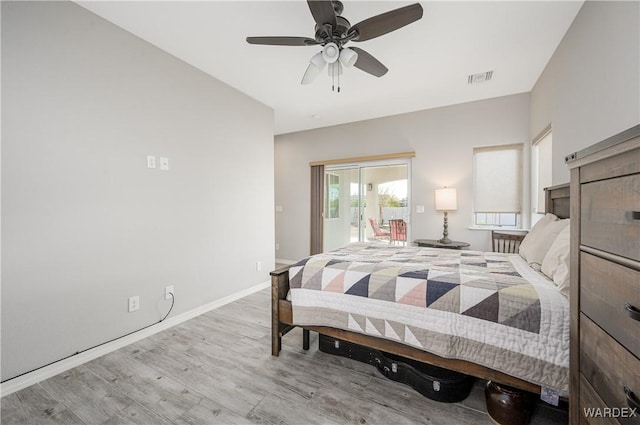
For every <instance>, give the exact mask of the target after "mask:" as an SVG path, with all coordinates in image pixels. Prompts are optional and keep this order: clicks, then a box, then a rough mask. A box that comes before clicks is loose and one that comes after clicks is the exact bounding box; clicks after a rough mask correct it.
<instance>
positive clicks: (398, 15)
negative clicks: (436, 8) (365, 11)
mask: <svg viewBox="0 0 640 425" xmlns="http://www.w3.org/2000/svg"><path fill="white" fill-rule="evenodd" d="M420 18H422V6H420V3H415V4H412V5H409V6H405V7H401V8H399V9H395V10H391V11H389V12H385V13H381V14H380V15H376V16H373V17H371V18H369V19H365V20H364V21H362V22H358V23H357V24H355V25H354V26H352V27H351V29H349V34H353V33H354V32H357V36H356V37H354V38H353V39H352V41H366V40H371V39H372V38H376V37H379V36H381V35H384V34H387V33H389V32H391V31H395V30H397V29H398V28H402V27H404V26H405V25H409V24H410V23H412V22H415V21H417V20H418V19H420Z"/></svg>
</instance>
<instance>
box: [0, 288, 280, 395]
mask: <svg viewBox="0 0 640 425" xmlns="http://www.w3.org/2000/svg"><path fill="white" fill-rule="evenodd" d="M269 287H271V281H269V280H268V281H266V282H263V283H259V284H258V285H254V286H252V287H250V288H247V289H244V290H242V291H239V292H236V293H235V294H231V295H228V296H226V297H224V298H221V299H219V300H216V301H213V302H210V303H208V304H205V305H202V306H200V307H196V308H194V309H193V310H190V311H187V312H184V313H182V314H179V315H177V316H174V317H170V318H167V320H165V321H164V322H160V323H158V324H156V325H154V326H151V327H149V328H146V329H143V330H141V331H139V332H136V333H134V334H131V335H127V336H125V337H122V338H120V339H118V340H116V341H112V342H109V343H107V344H104V345H101V346H99V347H96V348H92V349H90V350H87V351H84V352H82V353H79V354H77V355H75V356H72V357H69V358H66V359H63V360H60V361H58V362H55V363H53V364H50V365H49V366H45V367H43V368H42V369H38V370H35V371H33V372H30V373H27V374H25V375H21V376H18V377H16V378H13V379H10V380H8V381H6V382H4V383H2V384H0V397H4V396H6V395H9V394H11V393H14V392H16V391H19V390H21V389H23V388H26V387H29V386H31V385H33V384H37V383H38V382H41V381H44V380H45V379H48V378H51V377H52V376H55V375H57V374H59V373H62V372H65V371H67V370H69V369H73V368H74V367H77V366H80V365H81V364H84V363H86V362H88V361H91V360H93V359H96V358H98V357H100V356H103V355H105V354H108V353H110V352H112V351H115V350H118V349H120V348H122V347H125V346H127V345H129V344H132V343H134V342H136V341H140V340H141V339H144V338H147V337H149V336H151V335H153V334H156V333H158V332H161V331H164V330H166V329H169V328H171V327H173V326H175V325H178V324H180V323H182V322H186V321H187V320H189V319H193V318H194V317H197V316H199V315H201V314H204V313H207V312H209V311H211V310H215V309H216V308H218V307H222V306H223V305H225V304H229V303H231V302H233V301H236V300H239V299H240V298H244V297H246V296H247V295H251V294H253V293H255V292H258V291H261V290H263V289H266V288H269Z"/></svg>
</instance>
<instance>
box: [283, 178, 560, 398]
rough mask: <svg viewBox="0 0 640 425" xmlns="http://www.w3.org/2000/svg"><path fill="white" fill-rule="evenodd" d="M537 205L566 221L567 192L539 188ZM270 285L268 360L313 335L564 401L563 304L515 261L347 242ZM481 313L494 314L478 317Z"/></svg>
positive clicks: (554, 292) (499, 256)
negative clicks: (297, 338) (541, 201)
mask: <svg viewBox="0 0 640 425" xmlns="http://www.w3.org/2000/svg"><path fill="white" fill-rule="evenodd" d="M546 206H547V208H546V210H547V212H549V213H553V214H555V215H556V216H557V217H559V218H568V217H569V186H568V185H561V186H555V187H552V188H549V189H547V192H546ZM429 273H430V275H429ZM271 280H272V354H273V355H274V356H278V354H279V351H280V349H281V338H282V337H283V336H284V335H285V334H286V333H287V332H289V331H290V330H291V329H293V328H294V327H296V326H300V327H302V328H303V329H304V332H303V339H304V341H303V345H304V346H305V348H308V344H309V333H308V332H309V331H316V332H318V333H321V334H324V335H328V336H331V337H334V338H338V339H341V340H345V341H350V342H353V343H356V344H360V345H364V346H367V347H371V348H373V349H376V350H380V351H385V352H388V353H392V354H396V355H399V356H403V357H408V358H411V359H413V360H417V361H421V362H424V363H428V364H432V365H435V366H440V367H444V368H447V369H450V370H454V371H458V372H461V373H465V374H468V375H472V376H475V377H477V378H481V379H486V380H492V381H495V382H499V383H502V384H506V385H510V386H512V387H515V388H519V389H522V390H526V391H530V392H534V393H540V392H541V389H542V388H549V389H553V390H556V391H558V392H559V393H560V395H561V396H563V397H566V396H567V394H568V382H569V381H568V376H569V374H568V371H569V360H568V359H569V351H568V345H569V324H568V313H569V306H568V301H567V300H566V298H564V297H563V296H562V295H560V294H559V293H558V290H557V288H555V287H553V283H552V282H551V284H550V283H549V281H548V280H547V281H544V279H543V278H541V277H540V274H539V273H537V272H535V271H533V270H532V269H531V268H530V267H528V265H527V264H526V262H523V261H522V259H521V258H520V256H518V255H517V254H515V255H514V254H500V253H484V252H478V251H466V250H465V251H456V250H446V249H437V248H420V247H392V246H389V245H388V244H386V245H385V244H383V243H382V244H381V243H380V242H378V243H373V244H368V243H356V244H351V245H349V246H347V247H345V248H343V249H341V250H337V251H333V252H331V253H323V254H319V255H317V256H312V257H309V258H307V259H304V260H302V261H301V262H299V263H297V264H295V265H292V266H287V267H283V268H280V269H278V270H275V271H273V272H272V273H271ZM427 281H428V282H429V283H430V284H429V289H428V290H427V289H426V286H427ZM388 282H392V283H391V284H387V283H388ZM385 285H386V286H385ZM390 288H391V289H390ZM429 291H430V292H429ZM456 291H457V293H456ZM463 292H464V294H462V295H461V293H463ZM345 293H346V294H347V295H351V296H345ZM470 294H471V295H470ZM490 304H495V305H497V306H499V310H500V312H496V313H487V311H488V310H487V308H486V307H487V305H490ZM461 305H464V307H463V308H462V307H461ZM480 307H482V308H480ZM463 311H464V313H461V312H463ZM496 347H498V348H496ZM523 347H524V350H523ZM522 365H525V366H526V367H524V368H523V367H521V366H522Z"/></svg>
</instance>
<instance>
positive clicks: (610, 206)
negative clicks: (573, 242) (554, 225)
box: [580, 174, 640, 261]
mask: <svg viewBox="0 0 640 425" xmlns="http://www.w3.org/2000/svg"><path fill="white" fill-rule="evenodd" d="M580 208H581V218H580V239H581V242H580V243H581V244H583V245H587V246H590V247H592V248H597V249H601V250H603V251H607V252H610V253H613V254H617V255H620V256H623V257H626V258H631V259H633V260H637V261H640V217H638V215H640V174H634V175H631V176H625V177H618V178H615V179H609V180H602V181H597V182H592V183H586V184H583V185H582V186H581V194H580Z"/></svg>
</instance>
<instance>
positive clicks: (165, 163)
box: [160, 156, 169, 171]
mask: <svg viewBox="0 0 640 425" xmlns="http://www.w3.org/2000/svg"><path fill="white" fill-rule="evenodd" d="M160 169H161V170H164V171H168V170H169V158H166V157H164V156H161V157H160Z"/></svg>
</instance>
